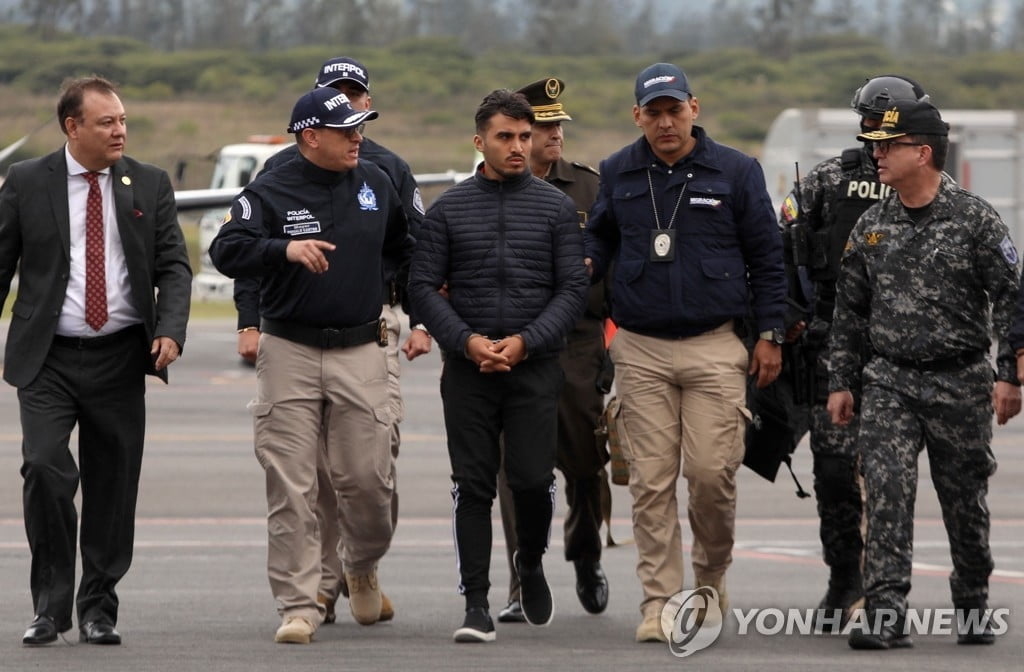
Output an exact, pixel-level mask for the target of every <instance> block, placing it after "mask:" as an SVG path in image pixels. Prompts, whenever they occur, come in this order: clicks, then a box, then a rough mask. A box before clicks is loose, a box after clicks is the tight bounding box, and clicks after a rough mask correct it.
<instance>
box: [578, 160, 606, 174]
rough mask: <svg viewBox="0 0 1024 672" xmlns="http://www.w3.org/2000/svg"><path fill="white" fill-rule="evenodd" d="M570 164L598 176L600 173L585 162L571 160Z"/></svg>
mask: <svg viewBox="0 0 1024 672" xmlns="http://www.w3.org/2000/svg"><path fill="white" fill-rule="evenodd" d="M572 165H573V166H574V167H576V168H580V169H582V170H585V171H587V172H588V173H593V174H594V175H597V176H600V175H601V173H599V172H597V169H596V168H594V167H593V166H588V165H587V164H585V163H580V162H579V161H573V162H572Z"/></svg>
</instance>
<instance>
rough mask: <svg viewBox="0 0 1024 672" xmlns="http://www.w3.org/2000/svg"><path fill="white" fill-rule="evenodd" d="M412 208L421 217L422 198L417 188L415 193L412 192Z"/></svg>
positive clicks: (422, 211)
mask: <svg viewBox="0 0 1024 672" xmlns="http://www.w3.org/2000/svg"><path fill="white" fill-rule="evenodd" d="M412 207H413V208H414V209H415V210H416V212H418V213H420V214H421V215H422V214H423V213H424V210H423V196H421V195H420V188H419V187H416V189H415V191H413V192H412Z"/></svg>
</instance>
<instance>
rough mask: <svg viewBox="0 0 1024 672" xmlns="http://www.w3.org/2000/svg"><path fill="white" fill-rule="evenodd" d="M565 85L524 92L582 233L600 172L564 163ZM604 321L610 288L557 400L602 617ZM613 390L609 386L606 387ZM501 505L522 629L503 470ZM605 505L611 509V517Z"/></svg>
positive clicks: (539, 161)
mask: <svg viewBox="0 0 1024 672" xmlns="http://www.w3.org/2000/svg"><path fill="white" fill-rule="evenodd" d="M564 90H565V82H563V81H562V80H560V79H558V78H555V77H547V78H545V79H541V80H538V81H536V82H533V83H531V84H527V85H526V86H524V87H523V88H521V89H519V90H518V93H521V94H523V95H524V96H526V99H527V100H528V101H530V105H531V106H532V107H533V113H534V116H535V118H536V121H535V122H534V124H533V146H532V149H531V150H530V171H531V172H532V173H533V174H534V175H536V176H537V177H539V178H541V179H543V180H545V181H546V182H548V183H549V184H551V185H553V186H555V187H558V189H559V190H561V191H562V193H564V194H565V195H566V196H568V197H569V198H571V199H572V201H573V203H574V204H575V206H576V212H577V213H578V214H579V221H580V229H581V230H582V229H583V227H584V226H585V225H586V223H587V211H589V210H590V206H591V205H593V204H594V199H596V198H597V187H598V176H597V171H596V170H594V169H593V168H591V167H590V166H588V165H586V164H583V163H579V162H577V161H568V160H566V159H564V158H563V157H562V148H563V140H564V138H563V135H562V122H563V121H572V117H570V116H569V114H568V113H567V112H566V111H565V108H564V106H563V105H562V103H560V102H559V101H558V98H559V97H560V96H561V95H562V92H563V91H564ZM605 314H606V310H605V301H604V283H603V282H598V283H596V284H593V285H591V286H590V290H589V293H588V294H587V304H586V311H585V313H584V315H583V317H581V318H580V319H579V321H577V323H576V326H575V327H574V328H573V330H572V331H571V332H570V333H569V336H568V339H567V344H566V348H565V350H563V351H562V353H561V355H560V358H561V364H562V370H563V371H564V372H565V387H564V388H563V389H562V394H561V396H560V397H559V400H558V454H557V464H558V469H559V471H561V472H562V474H563V475H564V477H565V496H566V499H567V500H568V504H569V510H568V512H567V513H566V516H565V559H566V560H568V561H570V562H572V563H573V566H574V568H575V570H576V596H577V597H578V598H579V600H580V603H581V604H582V605H583V608H584V609H585V610H586V611H588V612H589V613H592V614H598V613H601V612H602V611H604V610H605V607H606V606H607V605H608V579H607V578H606V576H605V573H604V570H603V569H602V568H601V534H600V530H601V522H602V519H603V518H604V516H605V513H607V514H608V516H609V517H610V515H611V511H610V508H611V492H610V491H609V487H608V476H607V473H606V472H605V469H604V465H605V463H606V462H607V461H608V451H607V450H606V449H605V446H604V441H603V439H602V440H598V438H597V437H596V435H595V434H594V430H596V429H597V427H598V424H599V422H600V418H601V413H602V411H603V410H604V393H603V392H601V391H600V390H598V379H599V378H600V377H601V373H602V371H603V364H604V361H605V348H604V331H603V328H604V325H603V320H604V317H605ZM606 384H608V385H610V384H611V381H610V380H608V381H606ZM498 501H499V503H500V505H501V523H502V527H503V528H504V531H505V547H506V554H507V556H508V563H509V576H510V579H509V598H508V604H507V605H506V606H505V608H504V609H502V610H501V612H500V613H499V614H498V620H499V621H501V622H503V623H515V622H523V621H524V620H525V618H524V617H523V612H522V607H521V604H520V601H519V576H518V575H517V574H516V572H515V568H514V567H513V563H512V556H513V553H514V551H515V549H516V547H517V539H516V518H515V507H514V506H513V505H512V503H513V502H512V491H511V490H510V489H509V487H508V482H507V480H506V479H505V470H504V468H502V470H501V471H500V472H499V474H498ZM605 504H607V507H608V510H607V511H605Z"/></svg>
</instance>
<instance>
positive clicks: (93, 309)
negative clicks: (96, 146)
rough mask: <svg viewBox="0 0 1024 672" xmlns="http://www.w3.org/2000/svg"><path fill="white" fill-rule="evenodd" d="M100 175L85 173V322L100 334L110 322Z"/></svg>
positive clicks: (83, 175)
mask: <svg viewBox="0 0 1024 672" xmlns="http://www.w3.org/2000/svg"><path fill="white" fill-rule="evenodd" d="M99 175H100V174H99V173H83V174H82V177H84V178H85V179H86V181H87V182H88V183H89V197H88V198H87V199H86V202H85V323H86V324H88V325H89V326H90V327H92V328H93V331H99V330H100V328H101V327H102V326H103V325H104V324H106V323H107V273H106V270H105V269H104V245H103V196H102V194H101V193H100V183H99V179H98V178H99Z"/></svg>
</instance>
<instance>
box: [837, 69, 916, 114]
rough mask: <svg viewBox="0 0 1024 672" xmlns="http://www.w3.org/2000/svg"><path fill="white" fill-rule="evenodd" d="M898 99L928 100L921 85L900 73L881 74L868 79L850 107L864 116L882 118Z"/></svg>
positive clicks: (855, 95) (855, 94) (857, 92)
mask: <svg viewBox="0 0 1024 672" xmlns="http://www.w3.org/2000/svg"><path fill="white" fill-rule="evenodd" d="M897 100H915V101H918V102H920V101H924V100H928V94H927V93H925V92H924V89H922V88H921V85H920V84H918V83H917V82H915V81H914V80H912V79H909V78H907V77H901V76H900V75H881V76H879V77H874V78H872V79H869V80H867V82H865V84H864V86H862V87H860V88H859V89H857V91H856V92H855V93H854V94H853V100H851V101H850V107H852V108H853V109H854V111H855V112H856V113H857V114H859V115H860V116H862V117H866V118H868V119H881V118H882V114H883V113H884V112H885V111H886V110H887V109H889V108H890V107H892V105H893V103H894V102H896V101H897Z"/></svg>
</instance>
